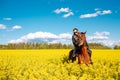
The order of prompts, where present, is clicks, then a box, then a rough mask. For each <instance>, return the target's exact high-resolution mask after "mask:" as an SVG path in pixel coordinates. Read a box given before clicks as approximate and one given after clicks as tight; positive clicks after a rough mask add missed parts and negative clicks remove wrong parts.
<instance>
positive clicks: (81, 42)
mask: <svg viewBox="0 0 120 80" xmlns="http://www.w3.org/2000/svg"><path fill="white" fill-rule="evenodd" d="M85 34H86V32H82V33H80V34H79V35H78V38H79V45H80V46H82V45H86V36H85Z"/></svg>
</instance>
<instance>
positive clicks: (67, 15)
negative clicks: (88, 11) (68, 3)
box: [63, 12, 74, 18]
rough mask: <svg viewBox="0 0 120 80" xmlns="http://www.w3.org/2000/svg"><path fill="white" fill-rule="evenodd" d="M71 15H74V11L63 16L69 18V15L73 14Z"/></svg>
mask: <svg viewBox="0 0 120 80" xmlns="http://www.w3.org/2000/svg"><path fill="white" fill-rule="evenodd" d="M71 15H74V13H73V12H69V13H67V14H64V15H63V17H64V18H67V17H69V16H71Z"/></svg>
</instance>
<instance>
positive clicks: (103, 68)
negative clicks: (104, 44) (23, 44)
mask: <svg viewBox="0 0 120 80" xmlns="http://www.w3.org/2000/svg"><path fill="white" fill-rule="evenodd" d="M69 51H70V50H69V49H42V50H0V80H120V50H92V51H93V53H92V61H93V63H94V64H93V65H89V66H86V65H84V64H77V61H76V62H74V63H67V62H66V59H67V56H68V53H69ZM63 62H64V63H63Z"/></svg>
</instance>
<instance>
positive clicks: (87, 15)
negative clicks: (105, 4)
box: [80, 13, 98, 18]
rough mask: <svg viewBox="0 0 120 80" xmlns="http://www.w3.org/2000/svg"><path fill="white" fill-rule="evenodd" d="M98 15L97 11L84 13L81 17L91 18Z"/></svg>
mask: <svg viewBox="0 0 120 80" xmlns="http://www.w3.org/2000/svg"><path fill="white" fill-rule="evenodd" d="M96 16H98V14H97V13H92V14H83V15H81V16H80V18H91V17H96Z"/></svg>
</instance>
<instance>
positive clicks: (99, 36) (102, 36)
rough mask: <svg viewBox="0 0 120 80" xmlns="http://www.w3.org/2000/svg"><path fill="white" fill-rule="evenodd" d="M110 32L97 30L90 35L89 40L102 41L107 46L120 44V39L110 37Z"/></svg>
mask: <svg viewBox="0 0 120 80" xmlns="http://www.w3.org/2000/svg"><path fill="white" fill-rule="evenodd" d="M109 35H110V32H106V31H103V32H95V33H94V35H93V36H88V37H87V40H88V42H90V43H101V44H103V45H105V46H109V47H113V46H115V45H120V40H111V39H109Z"/></svg>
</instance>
